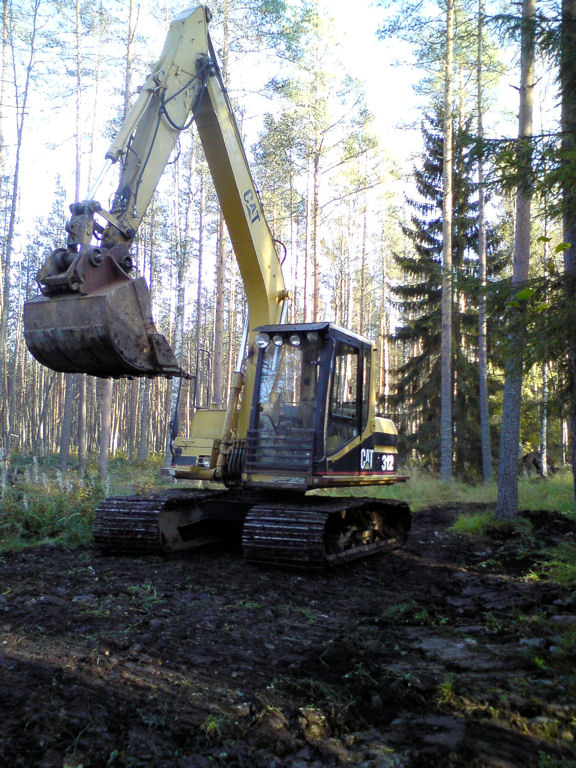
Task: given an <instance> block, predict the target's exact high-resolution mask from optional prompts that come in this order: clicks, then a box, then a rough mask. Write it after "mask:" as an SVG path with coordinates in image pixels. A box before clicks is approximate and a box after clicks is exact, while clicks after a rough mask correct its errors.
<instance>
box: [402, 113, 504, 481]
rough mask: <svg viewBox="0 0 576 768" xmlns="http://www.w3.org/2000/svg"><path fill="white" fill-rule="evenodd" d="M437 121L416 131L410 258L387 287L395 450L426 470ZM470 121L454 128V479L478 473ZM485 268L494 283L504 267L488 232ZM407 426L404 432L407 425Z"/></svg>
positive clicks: (439, 146)
mask: <svg viewBox="0 0 576 768" xmlns="http://www.w3.org/2000/svg"><path fill="white" fill-rule="evenodd" d="M441 122H442V121H441V115H440V114H438V115H436V116H434V117H429V118H428V120H427V123H426V125H425V126H423V127H422V134H423V139H424V146H425V151H424V155H423V159H422V163H421V166H420V167H419V168H417V169H416V170H415V172H414V179H415V183H416V189H417V192H418V198H416V199H410V200H409V201H408V202H409V205H410V208H411V210H412V217H411V224H410V225H409V226H406V227H405V229H404V231H405V234H406V236H407V238H408V240H409V241H410V243H411V245H412V252H410V253H408V254H406V253H405V254H402V255H399V254H397V255H396V256H395V259H396V262H397V263H398V265H399V266H400V268H401V269H402V271H403V272H404V278H403V281H402V282H401V283H400V284H399V285H396V286H394V287H393V289H392V290H393V293H394V294H395V296H396V306H397V308H398V309H399V310H400V312H401V313H402V318H403V324H402V325H401V326H400V328H398V329H397V331H396V334H395V338H396V340H397V342H398V343H400V344H402V345H403V347H404V349H405V350H406V356H407V360H406V362H404V363H403V364H402V365H401V366H400V367H399V368H398V370H397V382H396V393H395V395H394V396H393V397H392V403H393V404H394V405H395V406H396V409H397V412H398V413H400V414H401V418H402V419H403V422H402V425H401V428H400V433H401V435H403V434H407V436H406V437H405V438H404V441H403V444H401V450H403V451H404V452H407V453H409V454H411V455H416V456H418V457H423V459H425V460H426V462H427V465H428V466H429V467H430V468H432V469H433V468H435V467H436V466H437V465H438V462H439V439H438V435H439V434H440V340H441V319H442V318H441V311H440V295H441V277H442V275H441V272H442V267H441V254H442V215H441V211H442V193H441V188H442V183H441V182H442V152H443V139H442V134H441V131H440V126H441ZM469 128H470V125H469V122H467V123H460V124H458V125H457V126H456V128H455V135H454V169H455V171H454V204H453V210H454V217H453V226H452V229H453V232H452V239H453V252H452V261H453V270H454V272H453V286H454V302H453V307H452V356H453V359H452V365H453V370H454V391H455V395H454V403H453V414H454V424H455V434H454V450H455V460H456V464H455V468H456V473H457V475H459V476H460V477H468V478H470V477H474V476H478V475H479V474H480V469H481V467H480V461H481V452H480V431H479V404H478V395H477V385H476V381H477V378H478V372H477V366H476V348H477V326H478V319H477V300H478V262H477V259H476V256H475V249H476V247H477V200H476V195H477V189H476V183H475V181H474V174H475V159H474V158H473V157H472V155H471V153H470V151H469V148H470V144H469ZM487 239H488V258H489V270H490V273H491V277H492V279H494V276H495V274H498V272H500V271H501V270H502V268H503V265H504V261H503V259H502V256H501V254H500V253H499V251H498V241H497V237H496V234H495V232H494V230H493V229H492V231H490V232H489V233H488V238H487ZM409 424H410V427H409Z"/></svg>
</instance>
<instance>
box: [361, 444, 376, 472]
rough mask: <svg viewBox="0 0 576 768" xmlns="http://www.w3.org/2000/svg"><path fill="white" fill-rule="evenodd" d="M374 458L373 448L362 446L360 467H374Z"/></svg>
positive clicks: (365, 468)
mask: <svg viewBox="0 0 576 768" xmlns="http://www.w3.org/2000/svg"><path fill="white" fill-rule="evenodd" d="M373 460H374V449H373V448H362V450H361V451H360V469H361V470H367V469H368V470H370V469H372V462H373Z"/></svg>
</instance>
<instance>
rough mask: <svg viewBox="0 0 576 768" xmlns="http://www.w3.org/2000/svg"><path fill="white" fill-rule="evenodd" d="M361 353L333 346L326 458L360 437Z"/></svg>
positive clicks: (356, 350)
mask: <svg viewBox="0 0 576 768" xmlns="http://www.w3.org/2000/svg"><path fill="white" fill-rule="evenodd" d="M359 373H360V350H359V349H357V348H356V347H353V346H351V345H350V344H346V343H345V342H343V341H338V342H336V350H335V354H334V367H333V376H332V388H331V392H330V406H329V412H328V425H327V432H326V449H327V452H328V454H333V453H336V451H338V450H340V448H342V447H343V446H344V445H346V443H349V442H350V440H353V439H354V438H355V437H356V436H357V435H358V434H359V410H358V402H359V390H360V378H359Z"/></svg>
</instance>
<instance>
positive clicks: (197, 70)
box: [24, 6, 411, 568]
mask: <svg viewBox="0 0 576 768" xmlns="http://www.w3.org/2000/svg"><path fill="white" fill-rule="evenodd" d="M210 18H211V15H210V12H209V11H208V9H207V8H206V7H205V6H199V7H197V8H195V9H193V10H190V11H186V12H184V13H182V14H180V15H179V16H178V17H177V18H176V19H174V21H173V22H172V24H171V25H170V29H169V32H168V36H167V39H166V42H165V44H164V48H163V50H162V53H161V56H160V60H159V61H158V63H157V65H156V66H155V67H154V69H153V71H152V73H151V74H150V75H149V77H148V78H147V80H146V81H145V83H144V85H143V86H142V87H141V89H140V92H139V95H138V98H137V100H136V101H135V103H134V106H133V107H132V108H131V110H130V111H129V112H128V114H127V116H126V118H125V120H124V123H123V124H122V127H121V129H120V131H119V132H118V134H117V136H116V137H115V139H114V140H113V142H112V144H111V146H110V148H109V149H108V152H107V154H106V165H105V167H104V169H103V172H102V173H101V174H100V177H99V178H98V179H97V180H96V182H95V184H94V185H93V187H92V189H91V191H90V193H89V195H88V198H87V199H86V200H84V201H82V202H76V203H74V204H72V205H71V206H70V211H71V214H72V215H71V218H70V220H69V222H68V224H67V225H66V230H67V233H68V237H67V242H66V247H62V248H58V249H56V250H55V251H53V252H52V253H51V254H50V255H49V256H48V258H47V260H46V262H45V263H44V264H43V266H42V267H41V269H40V271H39V272H38V275H37V278H36V280H37V283H38V286H39V289H40V294H39V295H38V296H36V297H34V298H32V299H31V300H29V301H28V302H27V303H26V305H25V307H24V336H25V340H26V344H27V346H28V349H29V351H30V352H31V354H32V355H33V356H34V357H35V358H36V359H37V360H38V361H39V362H40V363H42V364H44V365H46V366H48V367H49V368H52V369H53V370H55V371H61V372H66V373H86V374H90V375H93V376H100V377H129V378H135V377H140V376H148V377H154V376H165V377H168V378H171V377H181V382H184V381H185V380H186V377H187V376H188V374H186V372H185V371H184V370H183V369H182V368H181V366H180V365H179V363H178V361H177V359H176V357H175V355H174V353H173V351H172V349H171V347H170V345H169V343H168V341H167V340H166V338H165V337H164V336H163V335H162V334H160V333H159V332H158V330H157V328H156V326H155V324H154V321H153V318H152V311H151V300H150V293H149V290H148V287H147V285H146V282H145V280H144V278H142V277H137V276H135V266H134V262H133V259H132V256H131V254H130V246H131V244H132V243H133V242H134V239H135V237H136V235H137V231H138V227H139V225H140V224H141V222H142V219H143V217H144V215H145V212H146V209H147V207H148V205H149V203H150V201H151V199H152V196H153V194H154V192H155V189H156V187H157V185H158V182H159V180H160V177H161V175H162V172H163V170H164V168H165V166H166V165H167V163H168V162H169V160H170V157H171V154H172V152H173V150H174V148H175V146H176V144H177V141H178V137H179V135H180V133H181V132H182V131H184V130H186V129H187V128H188V127H189V126H190V125H191V124H192V123H195V125H196V129H197V131H198V135H199V137H200V141H201V143H202V147H203V150H204V153H205V156H206V160H207V163H208V166H209V169H210V172H211V175H212V179H213V182H214V187H215V189H216V193H217V195H218V199H219V203H220V207H221V211H222V214H223V217H224V220H225V222H226V225H227V228H228V232H229V235H230V239H231V242H232V247H233V250H234V254H235V257H236V260H237V263H238V266H239V270H240V274H241V277H242V280H243V284H244V289H245V293H246V301H247V308H248V312H247V317H248V320H247V322H246V326H245V329H244V334H243V339H242V343H241V348H240V353H239V358H238V363H237V365H236V370H235V372H234V373H233V375H232V380H231V385H230V388H229V394H228V399H227V404H226V407H220V406H219V405H216V406H214V405H210V406H209V407H205V408H198V407H196V403H194V402H192V405H190V399H189V398H183V397H182V396H181V399H180V400H181V401H180V405H182V403H183V402H184V400H185V402H186V403H187V409H183V408H180V409H179V410H180V412H181V413H182V412H183V411H187V412H186V413H185V415H184V416H182V415H181V416H180V418H177V416H176V415H175V416H174V418H173V420H172V423H171V425H172V428H171V431H170V448H171V456H172V460H171V463H170V466H168V467H166V468H165V470H164V471H165V472H166V473H167V474H169V475H170V476H172V477H173V478H176V479H183V480H195V481H207V482H204V483H196V484H190V483H188V486H190V485H195V487H183V486H181V487H179V488H177V489H174V488H172V489H170V490H166V491H160V492H158V493H152V494H150V495H144V496H128V497H113V498H108V499H106V500H105V501H104V502H102V504H100V506H99V507H98V509H97V511H96V514H95V521H94V540H95V543H96V545H97V546H98V547H99V548H100V549H101V550H103V551H132V552H175V551H179V550H183V549H189V548H192V547H196V546H198V545H200V544H204V543H206V542H209V541H214V540H215V539H221V538H222V537H225V538H226V537H232V538H238V539H240V540H241V543H242V550H243V555H244V558H245V559H246V560H248V561H251V562H255V563H270V564H274V565H280V566H284V565H286V566H296V567H311V568H323V567H326V566H331V565H336V564H339V563H342V562H346V561H350V560H354V559H357V558H361V557H365V556H366V555H369V554H372V553H376V552H380V551H383V550H385V549H387V548H390V547H394V546H399V545H401V543H402V542H403V541H404V540H405V538H406V536H407V534H408V531H409V529H410V521H411V518H410V510H409V508H408V505H407V504H405V503H404V502H401V501H396V500H389V499H381V498H372V497H363V496H348V495H347V496H342V495H338V493H337V492H334V491H333V492H332V495H330V494H329V493H323V494H322V493H320V494H319V493H314V491H318V490H319V489H336V488H348V489H350V488H359V487H362V486H382V485H391V484H394V483H396V482H398V481H399V480H402V479H405V478H403V477H402V476H400V475H399V473H398V467H397V459H398V449H397V441H398V433H397V430H396V428H395V426H394V424H393V422H392V421H391V420H390V419H387V418H384V417H382V416H379V415H378V414H377V412H376V393H375V375H374V372H375V352H376V350H375V349H374V347H373V344H372V343H371V342H370V341H369V340H368V339H366V338H364V337H362V336H359V335H357V334H354V333H350V332H349V331H346V330H344V329H342V328H340V327H338V326H336V325H334V324H333V323H331V322H314V323H297V324H290V323H287V322H286V320H287V314H288V306H289V301H290V294H289V292H288V291H287V289H286V286H285V283H284V278H283V275H282V267H281V263H280V259H279V256H278V252H277V242H276V241H275V240H274V238H273V236H272V233H271V231H270V228H269V226H268V223H267V221H266V218H265V216H264V212H263V210H262V206H261V201H260V197H259V194H258V192H257V189H256V186H255V184H254V180H253V178H252V174H251V172H250V168H249V165H248V160H247V157H246V153H245V150H244V146H243V143H242V138H241V134H240V131H239V128H238V125H237V123H236V120H235V118H234V115H233V111H232V108H231V104H230V100H229V97H228V94H227V91H226V88H225V85H224V83H223V79H222V75H221V71H220V68H219V65H218V62H217V57H216V54H215V51H214V47H213V45H212V42H211V39H210V35H209V32H208V24H209V21H210ZM115 163H119V167H120V180H119V183H118V187H117V190H116V192H115V194H114V196H113V197H112V202H111V205H110V206H109V208H110V210H106V209H104V208H103V207H102V206H101V205H100V204H99V203H98V202H96V200H95V199H94V196H95V191H96V190H97V189H98V188H99V186H100V184H101V179H102V178H103V175H104V173H105V172H106V171H107V170H108V168H109V167H110V166H112V165H114V164H115ZM198 486H200V487H198Z"/></svg>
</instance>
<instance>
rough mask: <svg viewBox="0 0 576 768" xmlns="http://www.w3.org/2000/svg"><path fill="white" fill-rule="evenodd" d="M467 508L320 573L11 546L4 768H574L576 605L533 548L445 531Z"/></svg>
mask: <svg viewBox="0 0 576 768" xmlns="http://www.w3.org/2000/svg"><path fill="white" fill-rule="evenodd" d="M456 511H457V509H456V507H443V508H436V509H429V510H424V511H423V512H420V513H418V514H417V515H415V516H414V525H413V535H412V537H411V539H410V542H409V544H408V545H407V546H406V547H405V548H404V549H403V550H401V551H397V552H394V553H391V554H388V555H385V556H380V557H376V558H372V559H370V560H366V561H364V562H362V563H357V564H354V565H350V566H347V567H344V568H341V569H340V570H336V571H332V572H328V573H325V574H311V575H310V574H304V573H297V572H285V571H278V570H274V569H257V568H254V567H251V566H249V565H247V564H245V563H243V562H242V560H241V559H240V555H239V553H237V552H235V551H221V550H220V551H219V550H214V549H212V550H208V551H204V552H201V553H186V554H184V555H180V556H177V557H172V558H167V559H162V558H159V557H150V558H134V557H133V558H130V557H115V558H111V557H100V556H98V555H97V554H96V553H95V552H94V551H93V550H92V548H89V547H87V548H80V549H68V550H67V549H63V548H58V547H42V548H38V549H34V550H28V551H26V552H23V553H14V554H9V555H5V556H3V557H2V558H0V766H2V767H3V766H11V767H12V766H26V768H31V767H32V766H34V767H36V766H37V767H38V768H52V766H58V768H61V767H62V768H63V767H64V766H74V768H77V767H78V766H83V767H84V768H88V767H89V766H90V767H92V766H94V767H95V768H96V767H98V768H99V767H102V768H104V767H105V766H106V767H109V768H116V766H130V768H138V767H139V766H154V767H155V768H156V767H168V766H170V767H172V766H175V767H176V768H192V767H196V766H198V767H199V768H202V766H212V765H226V766H261V767H262V768H272V767H273V766H277V767H280V766H291V768H308V767H312V766H313V767H314V768H322V766H340V765H358V766H362V768H384V767H385V766H470V767H474V766H476V767H479V766H494V767H496V766H498V767H499V768H502V767H506V766H524V767H528V768H530V767H531V766H535V767H538V768H567V766H571V765H576V741H574V740H575V739H576V618H575V614H576V597H575V596H574V594H573V593H570V592H569V591H568V590H563V589H561V588H559V587H550V586H546V585H544V584H542V583H541V582H537V583H535V582H531V581H529V580H526V579H525V578H522V577H524V576H525V575H526V574H527V573H528V572H529V570H530V567H531V565H532V563H533V561H534V559H535V558H537V557H538V556H539V553H538V552H537V551H536V550H534V551H531V550H530V548H529V547H527V546H526V545H524V546H523V547H522V551H521V553H520V554H519V553H518V551H517V550H518V548H517V546H516V543H514V542H510V541H509V540H507V539H506V538H498V539H496V538H492V539H486V540H483V541H481V542H480V543H479V542H478V540H476V541H470V540H467V539H464V538H463V537H456V536H454V535H450V534H448V533H447V531H446V528H447V526H448V525H449V524H450V523H451V522H452V520H453V519H454V516H455V514H456ZM531 516H532V518H531V519H532V522H533V523H534V524H535V525H537V526H538V536H539V539H540V540H542V539H543V540H545V541H547V542H554V541H558V540H562V539H565V538H566V536H570V537H574V530H573V526H572V524H570V523H569V522H568V521H567V520H566V518H562V517H561V516H559V515H551V516H549V515H547V514H541V515H539V514H538V513H531ZM572 540H573V538H572Z"/></svg>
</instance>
